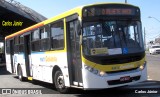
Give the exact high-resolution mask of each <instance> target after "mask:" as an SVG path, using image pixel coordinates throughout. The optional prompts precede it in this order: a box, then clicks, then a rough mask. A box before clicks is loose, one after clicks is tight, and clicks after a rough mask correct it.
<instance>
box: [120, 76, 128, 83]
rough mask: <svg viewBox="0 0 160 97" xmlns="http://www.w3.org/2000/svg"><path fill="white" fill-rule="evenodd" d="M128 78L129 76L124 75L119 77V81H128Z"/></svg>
mask: <svg viewBox="0 0 160 97" xmlns="http://www.w3.org/2000/svg"><path fill="white" fill-rule="evenodd" d="M129 80H130V76H125V77H121V78H120V81H121V82H123V81H129Z"/></svg>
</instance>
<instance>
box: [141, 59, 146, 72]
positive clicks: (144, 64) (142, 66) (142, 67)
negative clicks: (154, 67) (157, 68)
mask: <svg viewBox="0 0 160 97" xmlns="http://www.w3.org/2000/svg"><path fill="white" fill-rule="evenodd" d="M146 63H147V62H146V61H145V62H144V63H143V65H140V66H139V70H141V71H142V70H143V69H144V68H145V67H146Z"/></svg>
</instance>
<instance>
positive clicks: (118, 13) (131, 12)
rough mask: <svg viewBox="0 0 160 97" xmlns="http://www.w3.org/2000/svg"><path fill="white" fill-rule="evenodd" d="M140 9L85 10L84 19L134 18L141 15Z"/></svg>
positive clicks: (96, 8) (92, 8)
mask: <svg viewBox="0 0 160 97" xmlns="http://www.w3.org/2000/svg"><path fill="white" fill-rule="evenodd" d="M139 13H140V12H139V9H138V8H133V7H131V8H110V7H108V8H103V7H102V8H98V7H91V8H86V9H84V10H83V17H93V16H129V15H130V16H133V15H139Z"/></svg>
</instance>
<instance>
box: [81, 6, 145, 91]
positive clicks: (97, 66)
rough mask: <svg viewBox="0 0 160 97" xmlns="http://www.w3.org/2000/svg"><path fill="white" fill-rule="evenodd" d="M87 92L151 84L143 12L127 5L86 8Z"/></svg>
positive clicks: (84, 25)
mask: <svg viewBox="0 0 160 97" xmlns="http://www.w3.org/2000/svg"><path fill="white" fill-rule="evenodd" d="M82 12H83V15H82V21H83V24H82V26H83V32H82V33H83V36H82V37H83V38H82V53H83V54H82V63H83V66H84V67H83V71H82V75H83V85H84V88H89V89H97V88H111V87H117V86H122V85H129V84H135V83H137V82H142V81H145V80H147V68H146V67H147V66H146V61H145V51H144V44H143V39H142V28H141V19H140V9H139V8H138V7H136V6H132V5H126V4H100V5H93V6H86V7H84V8H83V11H82Z"/></svg>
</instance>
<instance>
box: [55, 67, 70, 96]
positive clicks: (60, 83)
mask: <svg viewBox="0 0 160 97" xmlns="http://www.w3.org/2000/svg"><path fill="white" fill-rule="evenodd" d="M54 83H55V87H56V89H57V90H58V91H59V92H60V93H67V92H68V91H69V88H68V87H66V86H65V84H64V77H63V74H62V72H61V71H60V70H58V71H56V73H55V76H54Z"/></svg>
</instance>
